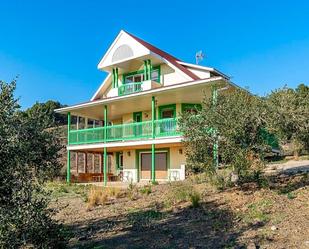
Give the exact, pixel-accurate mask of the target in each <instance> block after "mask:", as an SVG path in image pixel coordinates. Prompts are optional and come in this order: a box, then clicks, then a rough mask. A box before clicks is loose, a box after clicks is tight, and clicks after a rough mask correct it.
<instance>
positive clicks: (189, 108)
mask: <svg viewBox="0 0 309 249" xmlns="http://www.w3.org/2000/svg"><path fill="white" fill-rule="evenodd" d="M201 109H202V105H201V104H188V103H182V104H181V112H189V113H195V114H196V113H197V111H199V110H201Z"/></svg>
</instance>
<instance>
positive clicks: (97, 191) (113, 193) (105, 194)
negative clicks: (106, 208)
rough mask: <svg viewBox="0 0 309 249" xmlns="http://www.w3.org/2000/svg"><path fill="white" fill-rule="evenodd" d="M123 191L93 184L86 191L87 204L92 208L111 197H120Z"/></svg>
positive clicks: (102, 203) (104, 202)
mask: <svg viewBox="0 0 309 249" xmlns="http://www.w3.org/2000/svg"><path fill="white" fill-rule="evenodd" d="M123 195H124V193H123V192H122V191H121V190H120V189H118V188H102V187H97V186H93V187H91V189H90V190H89V192H88V196H87V206H88V208H92V207H95V206H99V205H104V204H106V203H107V202H108V201H110V200H111V199H113V198H121V197H123Z"/></svg>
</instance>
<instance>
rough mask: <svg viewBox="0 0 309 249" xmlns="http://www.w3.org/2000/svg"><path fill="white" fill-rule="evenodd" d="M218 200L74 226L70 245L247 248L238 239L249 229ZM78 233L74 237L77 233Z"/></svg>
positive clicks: (72, 246) (94, 246)
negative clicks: (74, 238)
mask: <svg viewBox="0 0 309 249" xmlns="http://www.w3.org/2000/svg"><path fill="white" fill-rule="evenodd" d="M263 225H264V224H262V223H259V224H255V225H252V226H251V227H248V226H242V225H240V223H238V222H237V218H236V217H235V216H234V214H233V213H231V211H230V210H228V209H226V206H225V205H224V206H223V205H222V206H220V205H219V206H218V204H217V203H214V202H207V203H202V204H201V205H200V207H198V208H191V207H186V208H182V209H179V210H173V211H170V212H161V211H160V210H155V209H149V210H147V211H136V212H132V213H129V214H126V215H120V216H115V217H111V218H109V219H100V220H91V221H89V220H88V221H87V224H85V223H80V224H79V223H78V224H74V225H73V227H71V229H72V230H74V231H76V236H78V237H79V238H78V239H76V241H72V240H71V243H70V246H71V248H246V247H245V246H242V245H241V244H239V243H238V241H237V239H238V238H239V236H241V234H242V233H243V232H244V231H246V230H248V229H258V228H259V227H261V226H263ZM76 236H75V237H76Z"/></svg>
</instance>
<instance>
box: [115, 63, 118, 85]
mask: <svg viewBox="0 0 309 249" xmlns="http://www.w3.org/2000/svg"><path fill="white" fill-rule="evenodd" d="M115 74H116V75H115V76H116V77H115V88H117V87H118V68H117V67H116V69H115Z"/></svg>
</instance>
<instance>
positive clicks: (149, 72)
mask: <svg viewBox="0 0 309 249" xmlns="http://www.w3.org/2000/svg"><path fill="white" fill-rule="evenodd" d="M147 61H148V70H147V73H148V76H147V79H148V80H151V68H152V66H151V60H147Z"/></svg>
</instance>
